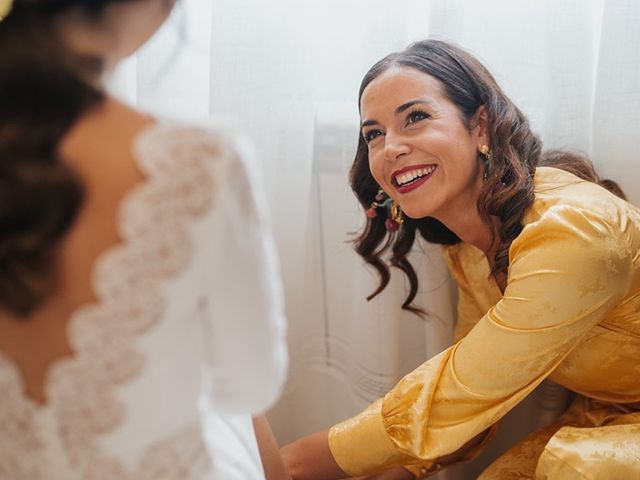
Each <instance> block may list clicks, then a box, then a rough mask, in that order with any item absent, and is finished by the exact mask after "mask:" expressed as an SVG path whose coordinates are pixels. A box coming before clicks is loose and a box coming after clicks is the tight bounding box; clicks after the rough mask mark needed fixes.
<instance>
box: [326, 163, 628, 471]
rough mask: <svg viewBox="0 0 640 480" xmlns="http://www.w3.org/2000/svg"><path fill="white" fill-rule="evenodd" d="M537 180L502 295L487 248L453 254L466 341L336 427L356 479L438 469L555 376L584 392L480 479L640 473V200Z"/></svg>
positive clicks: (567, 178)
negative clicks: (638, 203)
mask: <svg viewBox="0 0 640 480" xmlns="http://www.w3.org/2000/svg"><path fill="white" fill-rule="evenodd" d="M534 185H535V201H534V203H533V205H532V207H531V208H530V209H529V210H528V211H527V213H526V214H525V217H524V220H523V224H524V229H523V231H522V232H521V234H520V235H519V236H518V237H517V238H516V239H515V240H514V241H513V243H512V245H511V247H510V249H509V271H508V279H507V286H506V289H505V291H504V294H503V293H502V292H501V291H500V290H499V288H498V286H497V284H496V283H495V282H494V281H493V280H490V279H489V273H490V270H489V264H488V262H487V259H486V257H485V256H484V254H483V253H482V252H481V251H480V250H478V249H477V248H475V247H473V246H471V245H468V244H459V245H455V246H452V247H446V248H445V249H444V254H445V258H446V260H447V263H448V265H449V268H450V271H451V273H452V275H453V277H454V279H455V280H456V282H457V284H458V290H459V304H458V323H457V327H456V343H455V344H454V345H453V346H451V347H450V348H448V349H446V350H445V351H443V352H442V353H440V354H439V355H436V356H435V357H433V358H431V359H430V360H428V361H427V362H425V363H424V364H422V365H421V366H420V367H418V368H417V369H416V370H414V371H413V372H412V373H410V374H408V375H407V376H406V377H404V378H403V379H402V380H401V381H400V382H399V383H398V384H397V385H396V386H395V387H394V388H393V389H392V390H391V391H390V392H389V393H388V394H387V395H386V396H385V397H384V398H382V399H380V400H378V401H376V402H375V403H373V404H372V405H370V406H369V407H368V408H367V409H366V410H365V411H363V412H362V413H360V414H359V415H357V416H355V417H353V418H351V419H349V420H347V421H345V422H342V423H339V424H337V425H335V426H334V427H333V428H332V429H331V430H330V433H329V447H330V449H331V452H332V454H333V456H334V458H335V459H336V461H337V463H338V464H339V465H340V467H341V468H342V469H343V470H345V471H346V472H347V473H349V474H350V475H353V476H357V475H364V474H370V473H374V472H378V471H381V470H384V469H386V468H389V467H391V466H396V465H403V466H405V467H407V468H408V469H409V470H411V471H412V472H414V473H415V474H416V476H417V477H425V476H428V475H429V474H431V473H433V472H435V471H437V470H438V469H439V468H440V465H439V463H438V459H439V458H440V457H442V456H445V455H447V454H450V453H452V452H455V451H457V450H458V449H459V448H460V447H461V446H463V445H464V444H465V443H467V442H468V441H469V440H470V439H472V438H474V437H475V436H477V435H478V434H481V433H482V432H487V434H486V435H485V437H484V438H485V439H484V440H483V444H484V443H486V442H487V441H489V439H490V437H491V432H492V431H493V430H494V429H495V428H496V426H497V423H498V422H499V420H500V419H501V418H502V417H503V416H504V415H505V414H506V413H507V412H508V411H509V410H510V409H511V408H513V407H514V406H515V405H516V404H518V402H520V401H521V400H522V399H523V398H524V397H526V396H527V395H528V394H529V393H530V392H531V391H532V390H533V389H534V388H535V387H536V386H537V385H539V384H540V382H542V381H543V380H544V379H545V378H550V379H551V380H553V381H555V382H557V383H559V384H561V385H563V386H564V387H566V388H568V389H570V390H572V391H574V392H576V393H577V394H578V396H577V397H576V400H575V401H574V403H573V404H572V406H571V407H570V408H569V410H568V411H567V412H566V413H565V414H564V415H563V416H562V417H561V418H560V419H559V420H558V421H557V422H555V423H554V424H553V425H550V426H549V427H547V428H545V429H544V430H542V431H539V432H536V433H534V434H532V435H531V436H529V437H527V438H526V439H525V440H523V441H522V442H520V443H518V444H517V445H515V446H514V447H513V448H512V449H511V450H509V451H508V452H507V453H506V454H505V455H503V456H502V457H500V458H499V459H498V460H497V461H496V462H495V463H494V464H493V465H491V466H490V467H489V468H488V469H487V470H485V472H484V473H483V474H482V476H481V477H480V478H482V479H483V480H489V479H491V480H493V479H501V480H502V479H529V478H535V479H562V480H571V479H582V480H584V479H606V480H616V479H620V480H628V479H635V478H638V479H640V209H638V208H637V207H635V206H633V205H631V204H629V203H627V202H625V201H623V200H621V199H619V198H617V197H615V196H614V195H612V194H610V193H609V192H607V191H606V190H604V189H603V188H601V187H599V186H598V185H596V184H593V183H590V182H585V181H582V180H580V179H578V178H577V177H575V176H573V175H571V174H569V173H567V172H564V171H562V170H558V169H554V168H548V167H541V168H538V169H537V171H536V174H535V179H534ZM480 448H481V447H480ZM478 450H479V448H476V449H475V450H474V451H473V452H471V453H470V454H469V455H468V456H469V457H470V456H473V455H474V454H475V453H476V452H477V451H478Z"/></svg>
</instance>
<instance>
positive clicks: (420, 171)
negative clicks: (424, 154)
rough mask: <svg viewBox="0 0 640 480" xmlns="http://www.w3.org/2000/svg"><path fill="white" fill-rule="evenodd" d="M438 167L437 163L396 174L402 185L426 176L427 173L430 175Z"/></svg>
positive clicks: (397, 181)
mask: <svg viewBox="0 0 640 480" xmlns="http://www.w3.org/2000/svg"><path fill="white" fill-rule="evenodd" d="M435 169H436V167H435V165H432V166H430V167H423V168H417V169H415V170H411V171H409V172H405V173H401V174H400V175H396V183H397V184H398V185H400V186H402V185H404V184H406V183H409V182H411V181H413V180H415V179H416V178H420V177H424V176H425V175H429V174H430V173H431V172H433V171H434V170H435Z"/></svg>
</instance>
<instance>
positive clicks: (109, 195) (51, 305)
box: [0, 98, 153, 404]
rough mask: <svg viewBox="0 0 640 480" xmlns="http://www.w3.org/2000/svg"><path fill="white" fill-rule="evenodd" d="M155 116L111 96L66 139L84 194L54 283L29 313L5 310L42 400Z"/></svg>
mask: <svg viewBox="0 0 640 480" xmlns="http://www.w3.org/2000/svg"><path fill="white" fill-rule="evenodd" d="M152 123H153V119H152V118H150V117H148V116H145V115H142V114H140V113H138V112H136V111H134V110H132V109H130V108H129V107H126V106H125V105H123V104H121V103H119V102H117V101H116V100H113V99H109V98H107V100H106V101H105V102H104V103H103V104H102V105H101V106H100V107H99V108H98V109H97V110H95V111H93V112H90V113H88V114H87V115H85V116H84V117H83V118H81V120H80V121H79V122H77V123H76V125H74V126H73V127H72V129H71V130H70V131H69V132H68V133H67V135H66V136H65V137H64V138H63V140H62V142H61V145H60V154H61V158H63V161H65V162H68V164H69V165H71V167H72V168H73V169H74V171H75V172H77V173H78V174H79V176H80V178H81V181H82V183H83V186H84V189H85V200H84V203H83V205H82V207H81V209H80V211H79V214H78V217H77V219H76V221H75V223H74V225H73V226H72V228H71V230H70V231H69V232H68V234H67V236H66V237H65V238H64V239H63V241H62V242H61V245H60V250H59V252H58V254H57V259H56V265H55V268H54V274H55V282H54V283H55V285H56V288H55V290H54V292H53V294H52V296H51V297H50V298H49V299H48V300H47V301H46V303H45V304H44V305H43V306H42V307H41V308H39V309H38V310H36V311H35V312H34V313H33V314H32V315H30V316H29V318H27V319H18V318H16V317H15V316H14V315H12V314H10V313H9V312H6V311H3V312H1V313H0V350H1V351H2V352H4V353H5V354H6V355H8V356H9V358H11V359H12V360H13V362H14V363H15V364H16V367H17V368H18V370H19V371H20V372H21V375H22V382H23V389H24V393H25V395H26V396H28V397H30V398H31V399H32V400H34V401H35V402H37V403H39V404H44V403H46V393H45V383H46V377H47V371H48V369H49V367H50V366H51V364H52V362H54V361H55V360H56V359H58V358H62V357H64V356H68V355H72V349H71V347H70V346H69V343H68V340H67V335H66V328H67V323H68V320H69V318H70V316H71V314H72V313H73V312H74V311H75V310H77V309H78V308H80V307H81V306H82V305H84V304H87V303H89V302H91V301H93V300H94V299H95V298H94V293H93V291H92V286H91V276H92V268H93V265H94V263H95V261H96V259H97V258H98V257H99V255H100V254H101V253H102V252H104V251H105V250H107V249H108V248H109V247H111V246H113V245H115V244H117V243H118V242H119V240H120V239H119V237H118V232H117V220H116V217H117V214H118V208H119V206H120V203H121V202H122V200H123V198H124V197H125V195H126V194H127V192H129V191H130V190H131V189H132V188H134V187H135V186H136V184H138V183H140V182H141V181H142V180H143V178H144V177H143V175H142V173H141V172H140V170H139V169H138V168H137V166H136V164H135V161H134V158H133V156H132V146H133V142H134V140H135V138H136V136H137V135H138V134H139V133H140V131H141V130H143V129H144V128H145V127H147V126H149V125H150V124H152Z"/></svg>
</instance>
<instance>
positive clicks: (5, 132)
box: [0, 0, 128, 317]
mask: <svg viewBox="0 0 640 480" xmlns="http://www.w3.org/2000/svg"><path fill="white" fill-rule="evenodd" d="M115 1H120V2H122V1H128V0H30V1H28V2H27V1H24V0H17V1H15V2H14V5H13V10H12V11H11V13H10V14H9V15H8V16H7V18H6V19H4V20H3V21H2V22H0V45H1V48H0V231H1V234H0V308H2V309H4V310H7V311H9V312H11V313H12V314H14V315H17V316H18V317H27V316H28V315H29V314H30V313H32V312H33V311H34V310H35V309H36V308H37V307H38V306H39V305H41V304H42V303H43V302H44V301H45V300H46V298H47V297H48V296H49V295H50V294H51V292H52V291H53V288H54V286H55V285H54V283H55V282H54V281H53V276H54V275H53V269H54V260H55V254H56V251H57V248H58V246H59V243H60V240H61V239H62V238H63V236H64V235H65V233H66V232H67V231H68V230H69V228H70V227H71V225H72V224H73V221H74V219H75V218H76V215H77V213H78V210H79V208H80V206H81V204H82V201H83V195H84V192H83V186H82V184H81V182H80V180H79V178H78V177H77V175H76V174H75V173H74V172H73V171H72V170H71V169H70V168H69V167H67V166H66V165H65V163H63V162H62V161H61V158H60V157H59V153H58V146H59V143H60V141H61V139H62V138H63V137H64V135H65V134H66V133H67V131H68V130H69V129H70V128H71V126H72V125H73V124H74V123H75V122H76V121H77V120H78V119H79V118H80V117H81V116H82V115H83V114H85V113H86V112H87V111H88V110H90V109H92V108H94V107H96V106H98V105H100V104H101V103H102V102H103V100H104V93H103V92H102V91H101V90H99V89H98V88H96V87H94V86H92V85H91V84H90V82H88V81H85V79H87V78H98V77H99V75H100V73H101V71H102V60H101V59H100V58H91V57H79V56H75V55H73V54H72V53H71V52H70V51H68V49H67V48H65V46H64V44H63V42H62V41H61V39H60V38H59V35H58V33H57V31H56V30H55V28H54V25H55V24H56V20H57V18H58V17H59V16H61V15H63V14H65V13H66V12H68V11H71V10H72V9H75V10H78V11H82V12H83V13H86V15H87V18H88V19H96V20H97V19H99V18H100V16H101V14H102V12H103V11H104V8H105V7H106V6H107V5H108V4H109V3H113V2H115Z"/></svg>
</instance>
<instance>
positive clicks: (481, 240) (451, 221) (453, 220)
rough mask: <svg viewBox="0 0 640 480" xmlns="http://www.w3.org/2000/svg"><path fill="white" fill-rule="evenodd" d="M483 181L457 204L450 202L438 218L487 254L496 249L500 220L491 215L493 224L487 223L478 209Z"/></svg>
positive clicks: (461, 238) (464, 239) (459, 236)
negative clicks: (494, 236) (495, 237)
mask: <svg viewBox="0 0 640 480" xmlns="http://www.w3.org/2000/svg"><path fill="white" fill-rule="evenodd" d="M482 185H483V182H482V180H481V179H480V180H479V182H477V183H476V184H475V185H474V187H473V188H472V189H470V190H469V192H470V193H469V195H468V196H466V197H465V198H462V199H460V201H458V202H457V203H456V204H455V205H453V204H450V205H449V206H448V208H447V211H446V212H443V213H442V214H441V215H437V216H436V218H437V219H438V220H439V221H440V222H442V223H443V224H444V225H446V226H447V228H448V229H449V230H451V231H452V232H453V233H455V234H456V235H457V236H458V238H459V239H460V240H462V241H463V242H465V243H470V244H472V245H474V246H475V247H477V248H479V249H480V250H482V251H483V252H484V253H485V254H488V253H489V252H490V251H495V245H493V235H492V233H493V232H496V231H497V229H498V227H499V220H498V219H497V218H496V217H491V219H490V220H491V224H489V225H488V224H487V223H486V221H485V219H484V218H483V217H482V215H480V212H479V211H478V207H477V205H478V199H479V198H480V191H481V190H482Z"/></svg>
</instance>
